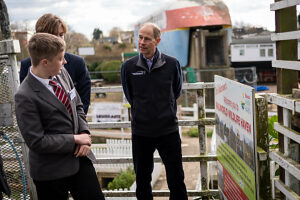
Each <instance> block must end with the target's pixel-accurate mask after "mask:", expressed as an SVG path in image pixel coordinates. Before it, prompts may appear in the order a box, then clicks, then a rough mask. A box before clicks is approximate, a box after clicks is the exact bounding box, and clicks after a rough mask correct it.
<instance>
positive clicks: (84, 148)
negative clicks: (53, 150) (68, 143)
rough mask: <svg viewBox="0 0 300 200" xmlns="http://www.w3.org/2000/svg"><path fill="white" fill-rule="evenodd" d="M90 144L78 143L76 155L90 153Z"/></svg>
mask: <svg viewBox="0 0 300 200" xmlns="http://www.w3.org/2000/svg"><path fill="white" fill-rule="evenodd" d="M90 149H91V148H90V146H88V145H77V146H76V149H75V152H74V155H75V156H76V157H81V156H87V155H89V153H90Z"/></svg>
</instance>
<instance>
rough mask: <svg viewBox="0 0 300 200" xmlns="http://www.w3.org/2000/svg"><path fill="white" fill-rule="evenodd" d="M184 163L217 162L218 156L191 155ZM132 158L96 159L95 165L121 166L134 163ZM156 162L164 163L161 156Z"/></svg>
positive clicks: (156, 158)
mask: <svg viewBox="0 0 300 200" xmlns="http://www.w3.org/2000/svg"><path fill="white" fill-rule="evenodd" d="M182 161H183V162H200V161H217V156H216V155H200V156H199V155H194V156H193V155H191V156H182ZM132 162H133V161H132V157H113V158H96V163H95V164H120V163H132ZM154 162H162V161H161V158H160V157H159V156H155V157H154Z"/></svg>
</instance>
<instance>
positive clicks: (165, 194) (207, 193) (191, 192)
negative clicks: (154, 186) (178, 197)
mask: <svg viewBox="0 0 300 200" xmlns="http://www.w3.org/2000/svg"><path fill="white" fill-rule="evenodd" d="M152 193H153V196H155V197H168V196H169V195H170V191H169V190H153V191H152ZM103 194H104V196H105V197H136V194H135V191H112V190H103ZM187 194H188V196H189V197H196V196H202V197H212V196H214V197H218V196H219V191H218V190H201V191H199V190H188V191H187Z"/></svg>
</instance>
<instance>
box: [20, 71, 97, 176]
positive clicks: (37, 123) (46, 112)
mask: <svg viewBox="0 0 300 200" xmlns="http://www.w3.org/2000/svg"><path fill="white" fill-rule="evenodd" d="M57 79H58V80H59V82H60V83H61V85H62V87H63V88H64V89H65V91H66V92H67V93H69V92H70V91H71V89H73V88H74V85H73V82H72V80H71V78H70V76H69V74H68V72H67V71H66V70H65V69H64V68H62V71H61V74H60V75H58V76H57ZM70 103H71V108H72V116H73V118H72V116H70V115H69V113H68V111H67V109H66V107H65V106H64V105H63V104H62V103H61V102H60V100H59V99H58V98H57V97H56V96H55V95H54V94H53V93H51V92H50V91H49V90H48V89H47V88H46V87H45V86H44V85H43V84H42V83H41V82H40V81H38V80H37V79H36V78H35V77H33V76H32V75H31V73H28V76H27V77H26V78H25V79H24V81H23V82H22V84H21V85H20V87H19V89H18V91H17V93H16V95H15V109H16V116H17V122H18V125H19V129H20V132H21V134H22V136H23V138H24V140H25V143H26V144H27V146H28V147H29V165H30V175H31V177H32V178H33V179H34V180H37V181H44V180H55V179H59V178H63V177H67V176H71V175H73V174H75V173H76V172H77V171H78V170H79V158H76V157H75V156H74V151H75V146H76V145H75V141H74V136H73V135H74V134H79V133H81V132H82V131H85V132H87V133H89V131H88V125H87V122H86V120H85V114H84V111H83V106H82V103H81V100H80V97H79V95H78V94H77V92H76V96H75V98H73V99H72V100H70ZM88 157H89V158H90V160H92V161H95V156H94V155H93V153H92V152H90V154H89V155H88Z"/></svg>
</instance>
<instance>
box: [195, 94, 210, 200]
mask: <svg viewBox="0 0 300 200" xmlns="http://www.w3.org/2000/svg"><path fill="white" fill-rule="evenodd" d="M197 104H198V120H200V119H203V118H205V117H206V115H205V90H204V89H200V90H197ZM198 133H199V148H200V155H206V153H207V151H206V133H205V125H198ZM200 173H201V190H207V189H208V172H207V162H206V161H200ZM203 198H205V199H208V197H203Z"/></svg>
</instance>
